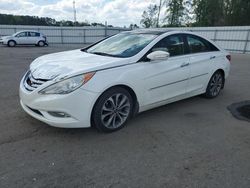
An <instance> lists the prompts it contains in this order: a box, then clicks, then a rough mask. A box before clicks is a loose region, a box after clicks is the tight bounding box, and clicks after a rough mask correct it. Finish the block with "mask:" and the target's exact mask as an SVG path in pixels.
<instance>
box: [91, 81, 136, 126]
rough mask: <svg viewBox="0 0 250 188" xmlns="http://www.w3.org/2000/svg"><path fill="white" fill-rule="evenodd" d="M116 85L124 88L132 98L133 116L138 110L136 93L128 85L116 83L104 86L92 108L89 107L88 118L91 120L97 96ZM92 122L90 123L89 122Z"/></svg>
mask: <svg viewBox="0 0 250 188" xmlns="http://www.w3.org/2000/svg"><path fill="white" fill-rule="evenodd" d="M116 87H120V88H123V89H126V90H127V91H128V92H129V94H130V95H131V97H132V99H133V105H134V106H133V114H132V116H135V115H136V114H137V113H138V112H139V102H138V98H137V95H136V93H135V91H134V90H133V89H132V88H131V87H130V86H128V85H126V84H117V85H113V86H110V87H108V88H106V89H105V90H104V91H102V92H101V93H100V95H99V96H98V97H97V99H96V101H95V103H94V105H93V106H92V109H91V114H90V120H91V122H92V115H93V110H94V108H95V105H96V104H97V102H98V100H99V98H100V97H101V96H102V94H103V93H105V92H106V91H108V90H110V89H112V88H116ZM91 124H92V123H91Z"/></svg>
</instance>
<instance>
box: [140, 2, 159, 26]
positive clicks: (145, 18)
mask: <svg viewBox="0 0 250 188" xmlns="http://www.w3.org/2000/svg"><path fill="white" fill-rule="evenodd" d="M157 13H158V6H157V5H152V4H151V5H149V6H148V9H147V11H144V12H143V14H142V19H141V24H142V26H143V27H145V28H149V27H156V25H157Z"/></svg>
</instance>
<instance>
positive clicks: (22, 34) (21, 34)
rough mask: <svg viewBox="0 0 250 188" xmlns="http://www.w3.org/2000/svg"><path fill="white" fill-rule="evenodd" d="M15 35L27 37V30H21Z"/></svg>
mask: <svg viewBox="0 0 250 188" xmlns="http://www.w3.org/2000/svg"><path fill="white" fill-rule="evenodd" d="M16 37H27V32H22V33H19V34H17V35H16Z"/></svg>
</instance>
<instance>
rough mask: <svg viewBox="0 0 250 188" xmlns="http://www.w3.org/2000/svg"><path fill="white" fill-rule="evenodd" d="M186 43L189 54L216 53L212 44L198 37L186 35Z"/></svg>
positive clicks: (216, 49)
mask: <svg viewBox="0 0 250 188" xmlns="http://www.w3.org/2000/svg"><path fill="white" fill-rule="evenodd" d="M187 43H188V46H189V52H190V53H201V52H210V51H218V48H216V47H215V46H214V45H213V44H211V43H210V42H208V41H207V40H205V39H203V38H201V37H198V36H193V35H187Z"/></svg>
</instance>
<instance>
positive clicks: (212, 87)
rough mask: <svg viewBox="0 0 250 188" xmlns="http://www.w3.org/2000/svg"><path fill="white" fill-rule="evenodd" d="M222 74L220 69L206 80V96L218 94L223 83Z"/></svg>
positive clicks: (210, 96)
mask: <svg viewBox="0 0 250 188" xmlns="http://www.w3.org/2000/svg"><path fill="white" fill-rule="evenodd" d="M224 81H225V80H224V75H223V73H222V72H221V71H216V72H215V73H214V74H213V75H212V77H211V79H210V81H209V82H208V85H207V89H206V93H205V94H204V96H205V97H206V98H215V97H217V96H218V95H219V94H220V91H221V89H222V88H223V85H224Z"/></svg>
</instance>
